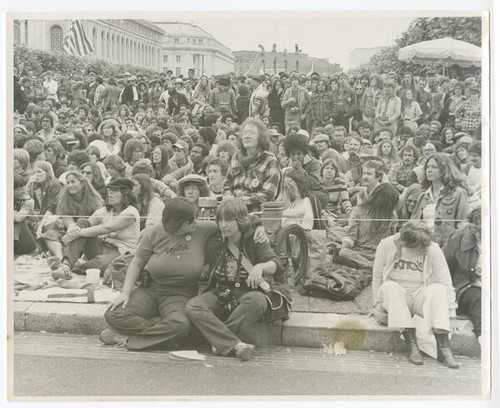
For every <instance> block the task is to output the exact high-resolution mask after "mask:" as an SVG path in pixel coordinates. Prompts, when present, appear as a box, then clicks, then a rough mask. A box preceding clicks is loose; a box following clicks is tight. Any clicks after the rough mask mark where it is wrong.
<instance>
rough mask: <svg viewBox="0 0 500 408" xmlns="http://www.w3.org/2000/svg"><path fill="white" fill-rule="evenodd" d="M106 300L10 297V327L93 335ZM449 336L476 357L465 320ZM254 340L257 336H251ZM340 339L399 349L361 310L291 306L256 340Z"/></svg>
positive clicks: (458, 349)
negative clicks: (313, 309) (284, 318)
mask: <svg viewBox="0 0 500 408" xmlns="http://www.w3.org/2000/svg"><path fill="white" fill-rule="evenodd" d="M105 310H106V305H103V304H83V303H48V302H47V303H46V302H14V330H15V331H32V332H41V331H44V332H48V333H71V334H87V335H97V334H99V333H100V332H101V331H102V330H103V329H104V328H106V322H105V321H104V312H105ZM459 324H460V327H459V329H460V332H459V333H458V334H456V335H454V336H453V337H452V339H451V346H452V349H453V351H454V352H455V353H456V354H460V355H466V356H471V357H477V356H479V355H480V348H479V343H478V341H477V339H476V337H475V335H474V333H472V331H471V329H472V325H471V324H470V322H469V321H468V320H460V321H459ZM256 340H257V339H256ZM337 341H343V342H344V344H345V346H346V348H347V349H348V350H349V349H351V350H367V351H368V350H374V351H382V352H388V353H389V352H405V351H406V346H405V344H404V342H403V340H401V339H400V334H399V331H397V330H393V329H389V328H387V327H385V326H380V325H379V324H378V323H377V322H376V321H375V320H374V319H372V318H368V317H366V316H362V315H353V314H347V315H342V314H335V313H311V312H294V313H293V314H292V316H291V318H290V320H288V321H286V322H283V323H281V322H278V323H275V324H271V325H267V335H266V337H265V338H259V339H258V341H256V343H257V344H259V343H260V344H274V345H283V346H290V347H321V346H322V345H323V344H330V343H332V344H334V343H335V342H337Z"/></svg>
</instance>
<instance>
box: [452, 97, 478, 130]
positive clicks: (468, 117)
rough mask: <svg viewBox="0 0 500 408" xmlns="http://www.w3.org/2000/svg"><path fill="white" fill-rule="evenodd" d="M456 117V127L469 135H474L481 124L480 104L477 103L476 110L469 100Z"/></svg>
mask: <svg viewBox="0 0 500 408" xmlns="http://www.w3.org/2000/svg"><path fill="white" fill-rule="evenodd" d="M456 116H457V125H459V126H460V129H461V130H463V131H464V132H467V133H471V134H472V133H474V131H475V130H476V129H477V128H478V127H479V125H480V124H481V102H479V103H478V107H477V108H476V107H475V106H473V105H472V103H471V101H470V100H469V99H468V100H466V101H465V102H464V104H463V105H462V107H461V108H460V110H459V111H458V112H457V114H456Z"/></svg>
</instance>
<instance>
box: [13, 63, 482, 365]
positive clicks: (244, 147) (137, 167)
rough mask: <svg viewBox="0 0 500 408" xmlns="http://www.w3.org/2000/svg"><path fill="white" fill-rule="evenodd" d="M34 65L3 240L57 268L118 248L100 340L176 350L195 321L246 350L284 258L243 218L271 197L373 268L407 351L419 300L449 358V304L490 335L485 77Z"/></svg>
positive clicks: (20, 85) (96, 262)
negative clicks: (68, 70) (484, 262)
mask: <svg viewBox="0 0 500 408" xmlns="http://www.w3.org/2000/svg"><path fill="white" fill-rule="evenodd" d="M31 74H32V73H30V72H26V68H25V67H24V66H23V64H22V61H17V63H16V69H15V77H14V117H15V125H14V128H13V129H12V131H13V143H14V155H13V157H14V251H15V253H16V254H31V253H33V252H34V251H35V252H38V253H40V254H44V255H46V256H47V260H48V262H49V265H50V266H51V268H52V270H53V273H52V276H53V278H54V279H55V280H59V279H71V278H72V277H73V276H74V274H82V273H85V270H86V269H89V268H98V269H100V270H101V273H102V274H104V273H105V271H106V270H107V268H108V267H109V266H110V265H111V264H112V263H113V262H115V261H116V260H117V259H124V258H126V259H128V262H129V266H128V272H127V275H126V278H125V282H124V284H123V288H122V292H121V293H120V295H119V296H118V297H117V299H116V300H115V301H113V302H112V303H111V305H110V308H109V310H108V312H107V313H106V320H107V322H108V323H109V325H110V329H107V330H106V331H105V332H103V334H102V335H101V340H102V341H104V342H106V343H109V344H116V343H119V342H123V343H126V344H127V347H128V348H129V349H144V348H148V347H152V346H156V345H158V344H165V343H168V344H170V345H171V346H172V347H174V346H178V345H180V344H181V342H182V341H183V340H184V339H185V338H186V337H187V336H188V334H189V332H190V329H191V327H192V326H195V327H196V328H197V329H198V330H199V331H200V332H201V333H202V334H203V335H204V336H205V338H206V339H207V340H208V341H209V342H210V343H211V344H212V346H213V349H214V352H216V353H220V354H222V355H230V354H236V355H237V356H239V357H240V358H241V359H242V360H247V359H250V358H251V356H252V352H253V348H254V346H253V345H252V344H251V343H250V342H244V341H243V340H244V339H247V338H248V337H249V336H250V337H251V333H250V334H249V333H248V332H249V331H251V330H249V328H250V327H253V326H254V325H255V324H256V323H258V322H259V321H261V320H262V318H263V316H264V314H265V311H266V308H267V302H266V297H265V290H264V289H263V287H264V288H265V287H266V286H265V284H263V282H264V281H265V279H264V278H268V277H270V278H272V277H274V278H275V279H276V280H279V275H280V273H281V272H282V266H281V265H280V260H279V259H278V258H277V257H276V255H275V254H274V252H273V250H272V249H271V246H270V243H269V239H268V238H267V236H266V234H265V232H264V230H263V228H259V221H258V219H256V218H255V217H253V216H252V215H251V213H252V212H256V211H257V212H258V211H260V210H261V208H262V205H263V204H264V203H267V202H271V201H276V200H279V201H280V202H283V206H284V210H283V215H282V220H281V221H282V224H283V225H287V224H290V223H295V224H299V225H301V226H302V227H303V228H304V229H305V230H312V229H316V228H318V225H325V226H326V227H325V228H326V229H327V239H328V241H330V242H335V243H337V245H338V249H339V250H338V253H336V254H335V261H336V262H338V263H342V264H345V265H347V266H351V267H354V268H370V269H373V290H374V292H373V295H374V306H375V309H376V310H377V311H378V312H380V314H382V315H383V314H386V315H387V314H388V325H389V326H390V327H397V328H400V329H401V330H403V334H404V336H405V339H406V340H407V343H408V344H409V345H410V347H411V355H410V361H411V362H412V363H414V364H421V363H422V361H423V360H422V357H421V355H420V352H419V351H418V347H416V335H415V329H414V323H413V322H412V319H411V317H412V316H413V315H414V314H418V315H421V316H423V317H424V319H425V320H426V321H427V322H428V324H429V325H430V327H431V328H432V329H433V330H434V333H435V336H436V342H437V346H438V359H440V361H442V362H443V363H444V364H445V365H447V366H449V367H458V365H457V363H456V361H455V359H454V357H453V354H452V353H451V350H450V349H449V343H448V334H449V333H450V332H452V331H453V327H454V320H455V317H456V309H457V307H458V312H459V313H460V314H465V315H467V316H469V317H470V319H471V320H472V323H473V325H474V332H475V334H476V335H477V336H478V337H479V338H480V337H481V239H480V235H481V234H480V231H481V227H480V225H481V221H480V220H481V217H480V215H481V211H480V204H481V189H482V186H483V183H482V179H483V175H482V172H481V91H480V78H479V79H478V78H475V77H469V78H464V79H463V80H458V79H455V78H453V79H450V78H448V77H446V76H439V75H437V74H436V73H435V72H432V71H429V72H428V73H427V74H426V75H425V76H420V77H415V76H414V75H413V74H412V73H411V72H406V73H404V75H402V77H401V78H400V77H399V76H398V75H397V74H396V73H394V72H388V73H384V74H382V75H379V74H369V73H363V74H361V75H356V76H354V75H348V74H344V73H340V74H339V75H336V76H334V77H326V76H322V75H320V74H317V73H312V74H310V75H303V74H299V73H298V72H291V73H284V72H281V73H279V74H277V75H259V76H247V77H245V76H236V75H235V74H233V73H229V74H225V75H221V76H219V77H211V78H209V77H206V76H202V77H201V78H195V73H194V70H189V72H188V75H187V77H183V76H179V77H174V76H173V75H172V72H171V71H167V72H166V73H161V74H157V75H156V74H155V75H153V76H151V77H145V76H142V75H137V76H136V75H132V74H130V73H128V72H125V73H124V74H123V75H120V76H119V77H109V78H104V77H102V76H100V75H99V73H98V72H94V71H92V70H90V71H89V72H85V73H84V74H83V75H82V74H81V73H75V74H74V75H72V76H71V78H68V77H62V76H60V75H58V73H54V72H46V73H44V75H43V78H40V79H37V78H35V77H34V76H33V75H31ZM214 202H215V203H219V205H218V207H217V209H216V212H215V219H216V221H215V222H211V221H198V222H197V221H196V220H197V218H198V217H199V216H200V214H201V213H202V212H203V211H204V208H205V207H206V206H207V203H214ZM318 220H322V221H324V222H323V223H322V224H320V223H317V221H318ZM248 258H249V259H248ZM206 265H209V267H208V273H207V267H206ZM145 269H146V270H147V271H148V273H149V275H150V281H151V283H150V285H149V286H147V287H146V286H143V287H137V286H136V281H137V280H138V278H139V276H140V274H141V273H142V271H143V270H145ZM204 275H207V276H209V277H210V278H209V279H208V281H209V284H208V285H207V287H206V289H205V291H204V292H203V293H200V294H198V282H199V281H200V279H202V276H204ZM386 317H387V316H386Z"/></svg>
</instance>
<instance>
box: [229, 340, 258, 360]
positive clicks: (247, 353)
mask: <svg viewBox="0 0 500 408" xmlns="http://www.w3.org/2000/svg"><path fill="white" fill-rule="evenodd" d="M254 350H255V346H254V345H253V344H247V343H243V342H241V341H240V342H239V343H238V344H237V345H236V347H235V348H234V352H235V353H236V355H237V356H238V357H239V359H240V360H241V361H248V360H251V359H252V358H253V352H254Z"/></svg>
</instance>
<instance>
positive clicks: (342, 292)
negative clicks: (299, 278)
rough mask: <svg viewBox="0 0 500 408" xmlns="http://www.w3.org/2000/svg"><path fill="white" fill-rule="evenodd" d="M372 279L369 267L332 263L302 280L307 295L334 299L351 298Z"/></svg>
mask: <svg viewBox="0 0 500 408" xmlns="http://www.w3.org/2000/svg"><path fill="white" fill-rule="evenodd" d="M371 280H372V271H371V270H370V269H354V268H350V267H348V266H344V265H339V264H332V266H331V267H330V269H329V270H327V271H324V272H322V273H321V275H317V276H314V277H312V278H310V279H307V280H306V281H305V282H304V289H305V291H306V292H307V294H308V295H309V296H313V297H321V298H326V299H331V300H336V301H345V300H353V299H355V298H356V296H358V295H359V294H360V293H361V292H362V290H363V289H364V288H366V287H367V286H368V285H369V284H370V283H371Z"/></svg>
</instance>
